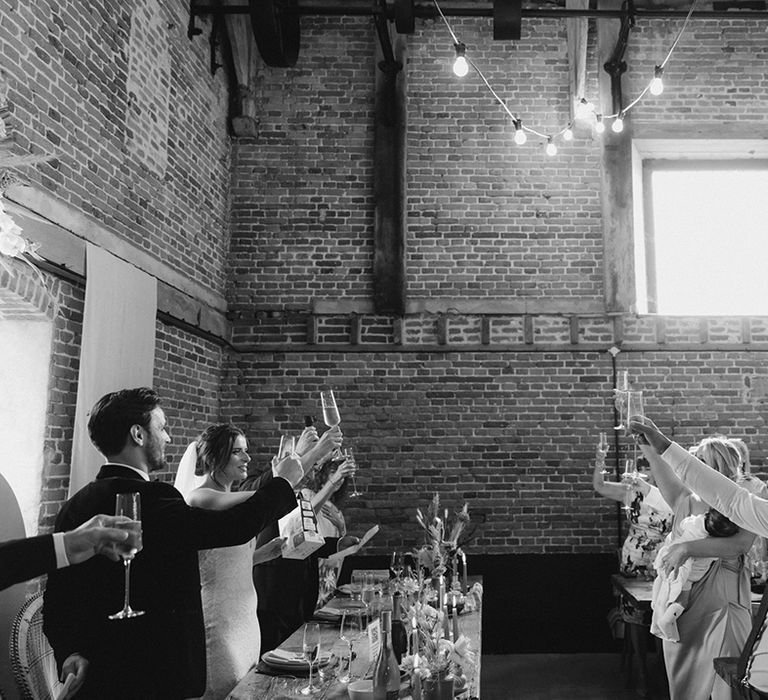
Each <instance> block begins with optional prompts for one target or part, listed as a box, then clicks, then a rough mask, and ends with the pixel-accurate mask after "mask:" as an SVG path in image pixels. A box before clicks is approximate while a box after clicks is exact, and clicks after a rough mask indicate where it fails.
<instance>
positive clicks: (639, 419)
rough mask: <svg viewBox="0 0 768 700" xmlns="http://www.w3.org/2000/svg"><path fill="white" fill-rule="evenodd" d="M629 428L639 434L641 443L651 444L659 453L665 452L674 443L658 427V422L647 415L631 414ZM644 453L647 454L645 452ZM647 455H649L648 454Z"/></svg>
mask: <svg viewBox="0 0 768 700" xmlns="http://www.w3.org/2000/svg"><path fill="white" fill-rule="evenodd" d="M629 429H630V431H632V433H633V434H635V435H637V437H638V441H639V443H640V445H649V446H650V447H651V448H652V449H653V451H654V452H655V453H656V454H657V455H660V454H663V453H664V452H665V451H666V449H667V448H668V447H669V446H670V445H671V444H672V441H671V440H669V438H667V437H665V436H664V435H663V433H662V432H661V431H660V430H659V429H658V428H657V427H656V424H655V423H654V422H653V421H652V420H651V419H650V418H646V417H645V416H630V418H629ZM644 454H646V453H645V452H644ZM646 456H648V455H647V454H646Z"/></svg>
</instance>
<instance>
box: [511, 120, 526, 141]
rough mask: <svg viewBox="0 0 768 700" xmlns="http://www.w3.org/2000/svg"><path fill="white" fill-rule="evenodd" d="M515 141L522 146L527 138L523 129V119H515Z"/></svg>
mask: <svg viewBox="0 0 768 700" xmlns="http://www.w3.org/2000/svg"><path fill="white" fill-rule="evenodd" d="M514 140H515V143H516V144H517V145H518V146H522V145H523V144H524V143H525V142H526V141H527V140H528V134H526V133H525V131H523V120H522V119H517V120H515V137H514Z"/></svg>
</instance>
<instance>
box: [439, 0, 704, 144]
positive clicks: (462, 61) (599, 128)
mask: <svg viewBox="0 0 768 700" xmlns="http://www.w3.org/2000/svg"><path fill="white" fill-rule="evenodd" d="M433 2H434V5H435V9H436V10H437V13H438V14H439V15H440V18H441V19H442V21H443V24H445V27H446V29H447V30H448V33H449V34H450V35H451V38H452V39H453V47H454V50H455V51H456V60H455V62H454V66H453V71H454V73H455V74H456V75H457V76H459V77H464V76H465V75H467V73H468V72H469V68H470V67H471V68H472V69H473V70H474V71H475V73H477V75H478V76H479V77H480V79H481V80H482V81H483V83H484V84H485V87H486V88H487V89H488V91H489V92H490V93H491V95H492V96H493V98H494V99H495V100H496V101H497V102H498V103H499V105H501V108H502V109H503V110H504V111H505V112H506V113H507V115H508V116H509V118H510V119H511V120H512V124H513V125H514V127H515V136H514V141H515V143H516V144H518V145H519V146H522V145H523V144H524V143H525V142H526V141H527V140H528V134H532V135H533V136H537V137H539V138H540V139H542V140H543V141H544V143H545V146H546V148H545V151H546V153H547V155H549V156H553V155H555V154H556V153H557V146H556V145H555V143H554V140H555V139H558V138H562V140H563V141H572V140H573V121H571V122H569V123H568V124H567V125H566V126H564V127H563V128H562V129H560V130H559V131H556V132H554V133H553V134H545V133H543V132H541V131H539V130H538V129H534V128H533V127H530V126H526V125H525V124H523V120H522V118H521V117H520V116H519V115H518V114H517V113H515V112H513V111H512V110H510V108H509V106H508V105H507V103H506V102H505V101H504V100H503V99H502V98H501V96H500V95H499V93H498V92H497V91H496V90H495V89H494V88H493V86H492V85H491V84H490V82H489V81H488V79H487V78H486V77H485V75H484V74H483V72H482V70H480V67H479V66H478V65H477V64H476V63H475V62H474V61H473V60H472V58H471V57H470V56H468V55H467V45H466V44H465V43H464V42H463V41H461V40H460V39H459V38H458V36H457V35H456V33H455V32H454V31H453V27H451V25H450V23H449V22H448V18H447V17H446V16H445V15H444V14H443V10H442V9H441V7H440V4H439V3H438V0H433ZM698 2H699V0H693V2H692V3H691V7H690V9H689V10H688V14H687V15H686V17H685V19H684V20H683V24H682V26H681V27H680V30H679V31H678V33H677V36H676V37H675V39H674V41H673V42H672V45H671V46H670V48H669V51H668V52H667V55H666V56H665V58H664V60H663V61H662V62H661V63H659V64H658V65H656V66H655V67H654V71H653V78H652V79H651V80H650V81H649V83H648V84H647V85H646V86H645V87H644V88H643V90H642V91H641V92H640V94H639V95H638V96H637V97H635V99H634V100H632V101H631V102H630V103H629V104H628V105H626V106H625V107H622V108H621V110H620V111H618V112H616V113H615V114H600V113H598V112H597V111H596V110H595V107H594V105H593V104H592V103H591V102H589V101H588V100H587V99H586V98H584V97H581V98H580V99H579V101H578V103H577V111H580V112H582V113H586V114H588V115H594V119H595V131H596V132H597V133H598V134H602V133H603V132H604V131H605V122H606V120H613V121H612V123H611V130H612V131H614V132H615V133H620V132H621V131H623V129H624V120H625V119H626V116H627V112H629V111H630V110H631V109H632V108H633V107H635V106H636V105H637V104H638V103H639V102H640V101H641V100H642V99H643V98H644V97H645V96H646V95H647V94H648V93H649V92H650V94H651V95H653V96H654V97H655V96H658V95H661V93H662V92H663V91H664V83H663V81H662V76H663V74H664V69H665V68H666V65H667V63H669V60H670V59H671V58H672V54H673V52H674V51H675V49H676V48H677V44H678V42H679V41H680V38H681V37H682V36H683V33H684V32H685V30H686V29H687V28H688V23H689V22H690V20H691V16H692V15H693V12H694V10H695V9H696V5H697V4H698Z"/></svg>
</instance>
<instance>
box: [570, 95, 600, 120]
mask: <svg viewBox="0 0 768 700" xmlns="http://www.w3.org/2000/svg"><path fill="white" fill-rule="evenodd" d="M594 110H595V108H594V106H593V105H592V103H591V102H590V101H589V100H587V99H585V98H584V97H582V98H581V99H580V100H579V101H578V102H577V103H576V110H575V115H574V116H575V117H576V119H588V118H589V116H590V115H591V114H592V112H593V111H594Z"/></svg>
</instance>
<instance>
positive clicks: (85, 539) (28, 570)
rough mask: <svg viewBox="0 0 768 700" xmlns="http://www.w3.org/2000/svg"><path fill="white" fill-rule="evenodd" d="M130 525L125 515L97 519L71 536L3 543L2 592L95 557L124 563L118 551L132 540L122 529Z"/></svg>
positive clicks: (60, 534)
mask: <svg viewBox="0 0 768 700" xmlns="http://www.w3.org/2000/svg"><path fill="white" fill-rule="evenodd" d="M127 522H130V520H129V519H128V518H126V517H124V516H122V515H94V516H93V517H92V518H91V519H90V520H88V521H87V522H84V523H83V524H82V525H80V526H79V527H77V528H75V529H74V530H70V531H69V532H56V533H54V534H52V535H39V536H37V537H27V538H26V539H20V540H9V541H7V542H0V591H1V590H3V589H5V588H8V586H11V585H13V584H14V583H21V582H22V581H27V580H28V579H31V578H35V577H36V576H42V575H43V574H47V573H49V572H50V571H55V570H56V569H61V568H63V567H65V566H70V565H72V564H80V563H81V562H84V561H87V560H88V559H90V558H91V557H92V556H94V555H95V554H103V555H104V556H105V557H108V558H109V559H111V560H112V561H120V553H119V551H118V549H119V547H120V545H121V544H123V543H124V542H125V541H126V540H127V539H128V532H127V531H126V530H121V529H119V525H120V523H127Z"/></svg>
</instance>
